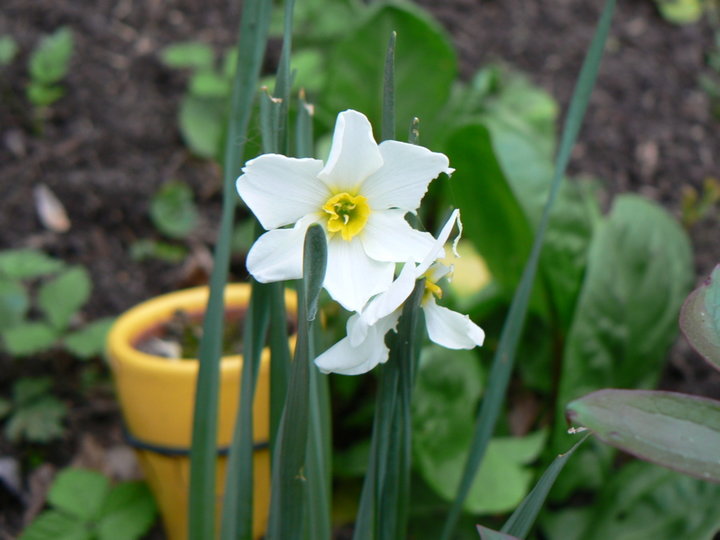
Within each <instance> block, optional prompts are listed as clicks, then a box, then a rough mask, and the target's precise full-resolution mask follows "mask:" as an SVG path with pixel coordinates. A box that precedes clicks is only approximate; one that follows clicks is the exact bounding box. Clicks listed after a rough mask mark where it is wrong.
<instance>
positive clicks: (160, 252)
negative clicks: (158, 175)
mask: <svg viewBox="0 0 720 540" xmlns="http://www.w3.org/2000/svg"><path fill="white" fill-rule="evenodd" d="M150 219H151V220H152V222H153V225H155V228H156V229H157V230H158V231H159V232H160V233H162V234H163V235H165V236H167V237H168V238H171V239H173V240H181V239H184V238H186V237H187V236H188V235H189V234H190V233H191V232H192V231H193V229H194V228H195V226H196V225H197V221H198V210H197V206H196V204H195V200H194V198H193V193H192V190H191V189H190V187H189V186H188V185H187V184H185V183H183V182H178V181H173V182H167V183H165V184H164V185H163V186H162V187H161V188H160V189H159V190H158V191H157V192H156V193H155V194H154V195H153V198H152V200H151V201H150ZM130 255H131V257H132V258H133V259H134V260H144V259H148V258H155V259H160V260H163V261H165V262H169V263H178V262H180V261H182V260H183V259H184V258H185V257H186V256H187V248H185V246H181V245H176V244H172V243H169V242H165V241H162V240H153V239H148V238H144V239H141V240H138V241H137V242H135V243H134V244H133V245H132V246H131V248H130Z"/></svg>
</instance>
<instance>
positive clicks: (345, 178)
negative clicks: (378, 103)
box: [318, 110, 383, 195]
mask: <svg viewBox="0 0 720 540" xmlns="http://www.w3.org/2000/svg"><path fill="white" fill-rule="evenodd" d="M382 164H383V158H382V156H381V155H380V150H379V149H378V145H377V143H376V142H375V139H374V138H373V133H372V126H371V125H370V121H369V120H368V119H367V118H366V117H365V115H364V114H361V113H359V112H357V111H353V110H347V111H345V112H341V113H340V114H339V115H338V117H337V122H336V123H335V132H334V133H333V139H332V146H331V147H330V155H329V156H328V159H327V163H326V164H325V168H324V169H323V170H322V171H320V173H319V175H318V176H319V177H320V179H321V180H323V181H324V182H325V183H326V184H327V185H328V186H330V188H331V189H332V190H333V191H334V192H342V191H348V192H350V193H351V194H353V195H355V194H356V193H355V192H356V191H357V189H358V188H359V187H360V184H361V183H362V182H363V180H365V179H366V178H367V177H368V176H370V175H371V174H372V173H374V172H375V171H377V170H378V169H379V168H380V167H381V166H382Z"/></svg>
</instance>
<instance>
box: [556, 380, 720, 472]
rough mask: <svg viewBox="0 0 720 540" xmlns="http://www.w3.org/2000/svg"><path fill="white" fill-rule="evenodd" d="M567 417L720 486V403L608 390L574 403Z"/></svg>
mask: <svg viewBox="0 0 720 540" xmlns="http://www.w3.org/2000/svg"><path fill="white" fill-rule="evenodd" d="M567 417H568V420H569V421H571V422H572V423H573V424H575V425H583V426H585V427H587V428H588V429H590V430H591V431H593V432H594V433H595V435H596V436H597V437H598V438H599V439H600V440H601V441H603V442H605V443H607V444H609V445H612V446H614V447H616V448H619V449H621V450H624V451H626V452H629V453H631V454H633V455H635V456H637V457H639V458H640V459H644V460H646V461H651V462H653V463H656V464H658V465H662V466H664V467H668V468H670V469H674V470H676V471H680V472H682V473H685V474H689V475H690V476H695V477H697V478H701V479H703V480H712V481H715V482H720V460H718V448H720V401H715V400H712V399H707V398H701V397H697V396H689V395H685V394H678V393H674V392H662V391H650V390H615V389H609V390H600V391H598V392H593V393H592V394H589V395H587V396H584V397H582V398H580V399H578V400H575V401H573V402H572V403H570V404H569V405H568V406H567Z"/></svg>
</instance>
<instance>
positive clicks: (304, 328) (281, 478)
mask: <svg viewBox="0 0 720 540" xmlns="http://www.w3.org/2000/svg"><path fill="white" fill-rule="evenodd" d="M326 264H327V242H326V240H325V231H324V230H323V229H322V227H321V226H320V225H317V224H315V225H312V226H310V228H308V231H307V233H306V235H305V245H304V251H303V280H302V282H301V283H302V286H301V287H300V289H301V290H300V295H299V296H300V298H299V305H298V339H297V345H296V348H295V357H294V359H293V363H292V368H291V370H292V371H291V374H290V384H289V386H288V396H287V401H286V402H285V410H284V411H283V416H282V420H281V421H280V430H279V432H278V438H277V442H276V451H275V456H274V460H273V473H272V498H271V505H270V520H269V523H268V535H267V537H268V539H270V540H295V539H299V538H300V537H301V536H302V532H303V517H304V506H305V501H304V499H305V477H304V474H303V469H304V467H305V452H306V445H307V440H308V421H309V370H310V365H309V364H310V362H311V361H312V357H311V352H312V351H311V350H310V349H311V341H310V329H311V323H312V320H313V319H314V317H315V313H316V311H317V300H318V296H319V295H320V290H321V288H322V284H323V281H324V279H325V267H326Z"/></svg>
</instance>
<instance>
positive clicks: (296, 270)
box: [245, 216, 317, 283]
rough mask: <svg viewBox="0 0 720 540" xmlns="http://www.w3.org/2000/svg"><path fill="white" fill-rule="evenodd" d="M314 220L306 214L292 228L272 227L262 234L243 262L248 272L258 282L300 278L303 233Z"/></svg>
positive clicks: (314, 218)
mask: <svg viewBox="0 0 720 540" xmlns="http://www.w3.org/2000/svg"><path fill="white" fill-rule="evenodd" d="M316 220H317V218H316V217H314V216H308V217H306V218H303V219H301V220H300V221H298V222H297V224H296V225H295V227H293V228H292V229H275V230H272V231H268V232H266V233H265V234H263V235H262V236H261V237H260V238H258V239H257V240H256V241H255V243H254V244H253V245H252V247H251V248H250V251H249V252H248V255H247V260H246V261H245V265H246V266H247V269H248V272H250V273H251V274H252V276H253V277H254V278H255V279H257V280H258V281H260V282H261V283H270V282H273V281H283V280H286V279H300V278H301V277H302V259H303V242H304V239H305V232H306V231H307V228H308V227H309V226H310V225H311V224H312V223H314V222H315V221H316Z"/></svg>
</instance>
